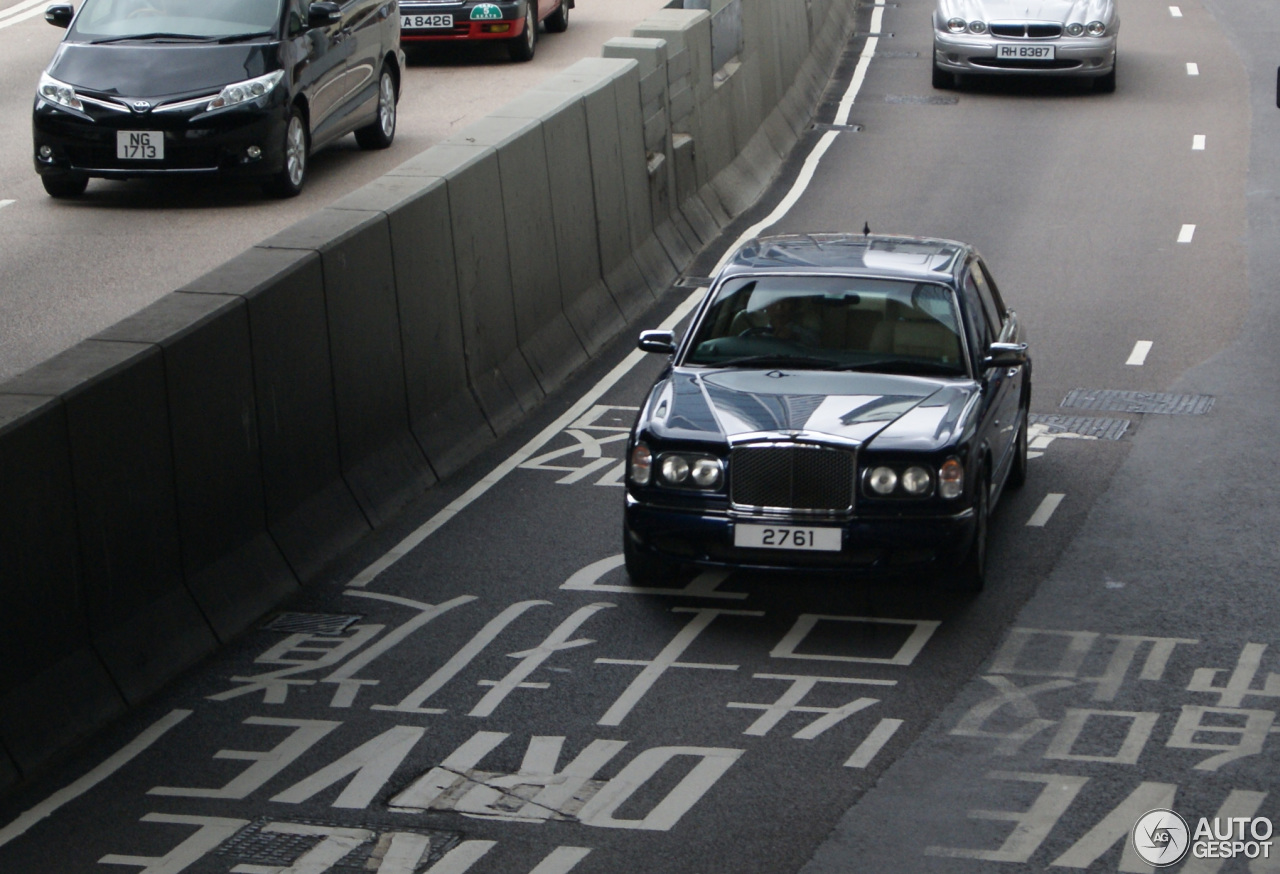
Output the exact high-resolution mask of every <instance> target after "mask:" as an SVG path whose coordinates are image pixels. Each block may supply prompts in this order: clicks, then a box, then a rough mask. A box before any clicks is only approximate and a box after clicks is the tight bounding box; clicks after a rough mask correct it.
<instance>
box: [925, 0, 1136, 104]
mask: <svg viewBox="0 0 1280 874" xmlns="http://www.w3.org/2000/svg"><path fill="white" fill-rule="evenodd" d="M1119 33H1120V14H1119V12H1117V10H1116V4H1115V0H1031V2H1027V0H938V4H937V7H936V8H935V10H934V13H933V87H935V88H951V87H954V86H956V85H958V84H959V82H960V78H961V76H963V75H967V74H970V73H974V74H982V75H1006V76H1007V75H1037V76H1045V75H1048V76H1081V77H1087V78H1091V79H1093V84H1094V88H1095V89H1096V90H1098V91H1102V92H1107V93H1110V92H1112V91H1115V90H1116V36H1117V35H1118V34H1119Z"/></svg>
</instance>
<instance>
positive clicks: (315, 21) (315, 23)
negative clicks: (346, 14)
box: [307, 0, 342, 27]
mask: <svg viewBox="0 0 1280 874" xmlns="http://www.w3.org/2000/svg"><path fill="white" fill-rule="evenodd" d="M340 21H342V7H341V6H339V5H338V4H337V3H333V2H330V0H316V2H315V3H312V4H311V5H310V6H309V7H307V27H328V26H329V25H331V24H337V23H339V22H340Z"/></svg>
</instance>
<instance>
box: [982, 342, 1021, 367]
mask: <svg viewBox="0 0 1280 874" xmlns="http://www.w3.org/2000/svg"><path fill="white" fill-rule="evenodd" d="M1026 363H1027V344H1026V343H992V344H991V345H990V346H989V347H987V354H986V357H984V358H983V359H982V367H983V369H984V370H985V369H986V368H988V367H1023V366H1025V365H1026Z"/></svg>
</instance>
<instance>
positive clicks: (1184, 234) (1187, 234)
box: [1178, 225, 1196, 243]
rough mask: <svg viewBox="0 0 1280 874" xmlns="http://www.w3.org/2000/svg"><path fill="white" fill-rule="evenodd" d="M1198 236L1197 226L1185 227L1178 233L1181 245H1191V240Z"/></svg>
mask: <svg viewBox="0 0 1280 874" xmlns="http://www.w3.org/2000/svg"><path fill="white" fill-rule="evenodd" d="M1195 235H1196V226H1195V225H1183V226H1182V230H1180V231H1178V242H1179V243H1190V242H1191V238H1192V237H1194V236H1195Z"/></svg>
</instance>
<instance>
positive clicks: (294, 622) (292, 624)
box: [262, 613, 361, 634]
mask: <svg viewBox="0 0 1280 874" xmlns="http://www.w3.org/2000/svg"><path fill="white" fill-rule="evenodd" d="M360 619H361V617H360V615H359V614H354V615H353V614H340V613H338V614H335V613H281V614H280V615H279V616H277V617H276V618H275V619H272V620H271V621H270V622H268V623H267V624H266V625H264V626H262V630H263V631H278V632H280V633H281V634H341V633H342V632H344V631H346V630H347V628H348V627H349V626H350V625H352V624H353V623H355V622H359V621H360Z"/></svg>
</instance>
